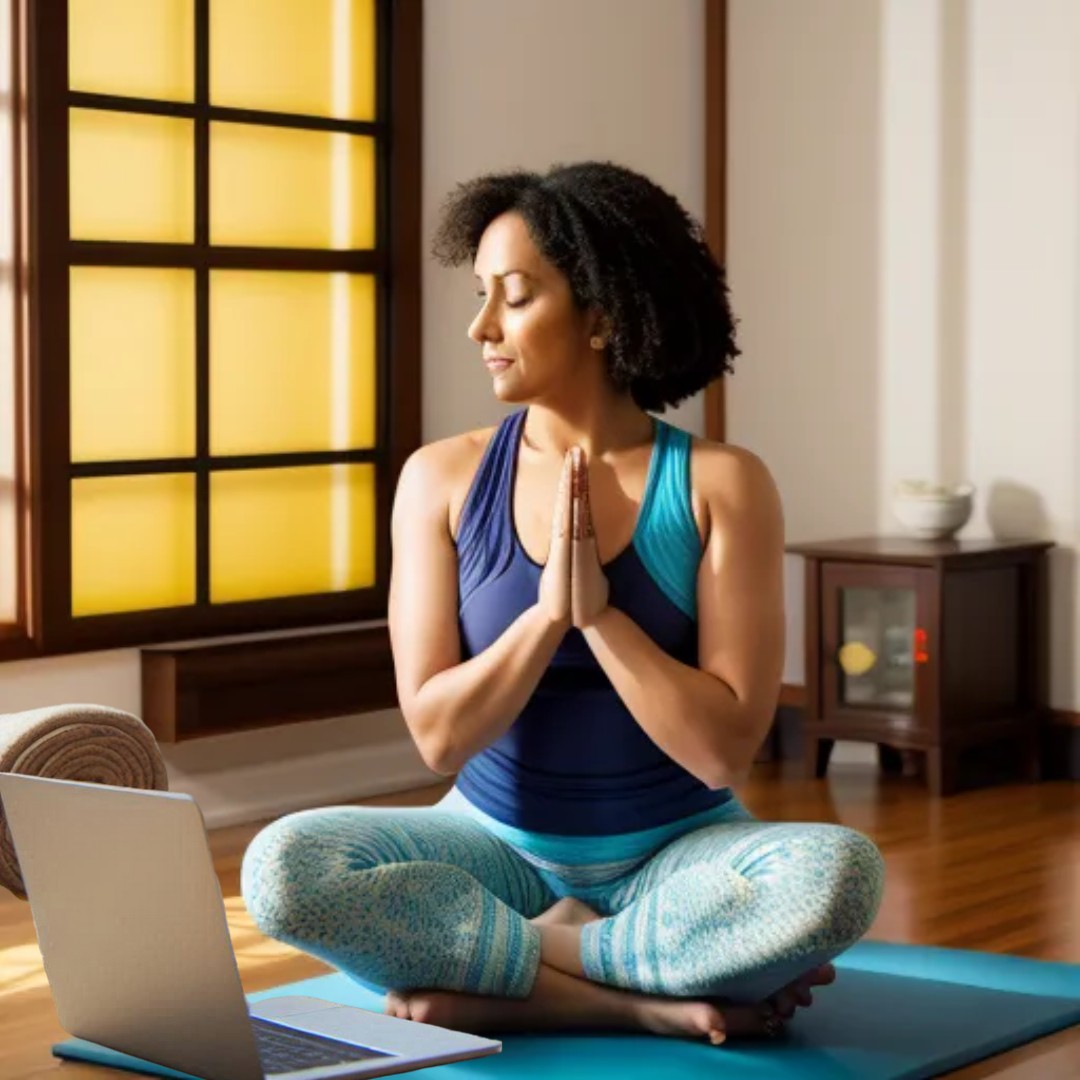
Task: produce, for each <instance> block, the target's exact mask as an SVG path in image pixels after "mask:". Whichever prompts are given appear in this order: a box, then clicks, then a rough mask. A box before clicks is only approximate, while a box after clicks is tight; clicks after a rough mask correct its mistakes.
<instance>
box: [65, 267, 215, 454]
mask: <svg viewBox="0 0 1080 1080" xmlns="http://www.w3.org/2000/svg"><path fill="white" fill-rule="evenodd" d="M194 452H195V275H194V273H193V272H192V271H190V270H142V269H127V268H114V267H102V266H76V267H72V269H71V459H72V461H118V460H124V459H132V458H161V457H187V456H190V455H191V454H194Z"/></svg>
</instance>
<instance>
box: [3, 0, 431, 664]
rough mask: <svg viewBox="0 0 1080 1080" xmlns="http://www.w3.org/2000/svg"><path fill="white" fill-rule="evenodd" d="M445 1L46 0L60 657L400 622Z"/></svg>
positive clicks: (34, 258) (35, 68)
mask: <svg viewBox="0 0 1080 1080" xmlns="http://www.w3.org/2000/svg"><path fill="white" fill-rule="evenodd" d="M419 6H420V5H419V0H412V2H410V0H407V2H404V3H402V2H401V0H324V2H322V3H317V4H313V3H311V2H310V0H273V2H267V3H260V4H251V3H250V2H247V0H212V2H211V0H34V2H33V3H30V4H29V5H28V7H27V6H26V4H25V0H24V10H25V11H26V18H27V30H28V33H27V41H28V46H27V75H28V91H27V94H28V106H29V107H28V126H29V130H30V132H31V135H32V136H33V138H32V141H31V145H32V146H33V147H34V153H33V154H32V155H31V156H30V160H29V170H28V182H27V203H28V210H29V221H30V229H29V236H30V240H31V244H30V265H31V266H32V267H34V268H35V272H34V276H33V278H32V279H31V282H30V289H29V296H30V305H29V324H28V325H29V329H30V334H29V341H30V342H31V344H32V347H31V349H30V354H29V362H30V365H31V368H32V370H33V372H34V374H35V378H34V380H33V386H34V390H35V399H36V400H35V401H34V402H32V405H33V415H35V416H36V417H37V420H36V423H34V424H32V425H30V432H29V434H30V440H31V444H32V447H33V453H32V455H31V458H32V460H34V461H35V462H36V465H37V468H36V469H35V471H34V476H33V496H34V497H33V502H32V506H33V511H34V512H33V513H32V515H31V521H32V538H33V542H32V544H31V545H30V547H31V551H32V553H33V554H34V556H35V557H36V559H37V560H38V562H39V565H40V571H41V572H40V574H37V575H35V578H36V580H40V581H41V583H42V584H41V588H40V591H39V592H38V593H37V594H35V595H34V596H33V598H32V599H33V604H32V612H31V615H32V622H33V628H34V639H35V642H36V644H37V647H38V649H39V651H41V652H45V653H49V652H60V651H69V650H76V649H84V648H104V647H116V646H120V645H133V644H144V643H150V642H154V641H162V640H179V639H181V638H193V637H199V636H204V635H217V634H222V633H235V632H246V631H256V630H267V629H277V628H281V627H287V626H304V625H322V624H329V623H335V622H342V621H352V620H357V619H368V618H380V617H382V616H384V615H385V608H386V592H387V584H388V571H389V551H388V536H389V507H390V502H391V493H392V490H393V485H394V482H395V481H396V478H397V475H398V472H399V471H400V467H401V465H402V463H403V461H404V458H405V457H406V456H407V454H408V453H409V452H410V451H411V450H412V449H413V447H415V445H417V443H418V442H419V379H418V373H419V356H418V352H419V327H418V321H419V320H418V308H419V295H418V294H419V250H418V249H419V176H418V172H419V149H418V148H419V88H418V87H419V67H420V55H419ZM2 460H3V459H0V462H2ZM0 595H2V593H0Z"/></svg>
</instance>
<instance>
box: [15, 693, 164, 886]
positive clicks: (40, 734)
mask: <svg viewBox="0 0 1080 1080" xmlns="http://www.w3.org/2000/svg"><path fill="white" fill-rule="evenodd" d="M0 772H15V773H25V774H27V775H28V776H45V777H49V778H51V779H54V780H83V781H86V782H87V783H91V784H110V785H112V786H114V787H132V788H157V789H158V790H162V791H163V790H165V789H166V788H168V786H169V780H168V775H167V773H166V772H165V762H164V760H163V759H162V756H161V751H160V750H159V749H158V745H157V740H156V739H155V738H154V736H153V734H152V732H151V731H150V729H149V728H148V727H147V726H146V725H145V724H144V723H143V722H142V721H141V720H139V719H138V718H137V717H135V716H132V715H131V714H130V713H126V712H122V711H121V710H119V709H110V708H108V707H106V706H104V705H53V706H50V707H48V708H45V709H31V710H30V711H29V712H21V713H9V714H7V715H0ZM0 886H3V887H4V888H6V889H10V890H11V891H12V892H13V893H14V894H15V895H16V896H18V897H20V898H21V899H23V900H25V899H26V889H25V888H24V886H23V880H22V875H21V874H20V873H19V864H18V861H17V860H16V858H15V848H14V845H13V844H12V842H11V834H10V833H9V832H8V827H7V821H6V819H5V817H4V808H3V806H2V805H0Z"/></svg>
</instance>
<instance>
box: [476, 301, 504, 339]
mask: <svg viewBox="0 0 1080 1080" xmlns="http://www.w3.org/2000/svg"><path fill="white" fill-rule="evenodd" d="M469 337H470V338H472V340H473V341H475V342H476V343H477V345H483V344H484V342H485V341H501V340H502V329H501V327H500V326H499V320H498V319H497V318H496V317H495V313H494V311H493V310H492V303H491V297H488V298H487V299H486V300H485V301H484V306H483V307H482V308H481V309H480V310H479V311H478V312H477V313H476V318H475V319H473V321H472V322H471V323H470V324H469Z"/></svg>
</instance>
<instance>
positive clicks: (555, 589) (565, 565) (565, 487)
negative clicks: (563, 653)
mask: <svg viewBox="0 0 1080 1080" xmlns="http://www.w3.org/2000/svg"><path fill="white" fill-rule="evenodd" d="M573 515H574V508H573V460H572V458H571V455H570V451H567V453H566V456H565V457H564V458H563V467H562V474H561V475H560V477H559V490H558V493H557V494H556V496H555V513H554V514H553V515H552V519H551V546H550V547H549V548H548V557H547V562H546V563H545V564H544V572H543V573H542V574H541V575H540V595H539V602H540V606H541V607H542V608H543V609H544V611H545V612H546V613H547V616H548V618H549V619H550V620H551V622H552V624H553V625H555V626H559V627H562V628H563V629H566V630H568V629H570V625H571V622H570V614H571V608H570V573H571V560H572V558H573V553H572V549H571V536H570V533H571V530H572V528H573Z"/></svg>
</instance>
